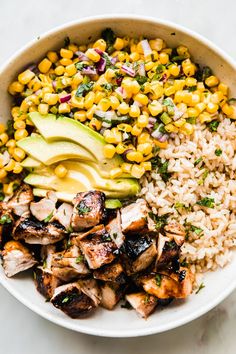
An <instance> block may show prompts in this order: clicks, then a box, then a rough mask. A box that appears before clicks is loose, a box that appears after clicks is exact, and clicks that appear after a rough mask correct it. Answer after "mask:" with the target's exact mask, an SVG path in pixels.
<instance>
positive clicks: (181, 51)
mask: <svg viewBox="0 0 236 354" xmlns="http://www.w3.org/2000/svg"><path fill="white" fill-rule="evenodd" d="M176 51H177V53H178V55H180V56H184V57H186V58H188V57H189V52H188V48H187V47H185V46H184V45H179V46H178V47H177V48H176Z"/></svg>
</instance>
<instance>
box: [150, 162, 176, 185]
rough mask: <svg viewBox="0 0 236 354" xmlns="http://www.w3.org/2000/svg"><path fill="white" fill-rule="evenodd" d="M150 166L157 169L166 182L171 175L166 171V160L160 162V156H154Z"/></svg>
mask: <svg viewBox="0 0 236 354" xmlns="http://www.w3.org/2000/svg"><path fill="white" fill-rule="evenodd" d="M151 162H152V167H153V168H155V169H157V172H158V173H159V174H160V176H161V178H162V179H163V181H164V182H167V181H168V180H169V178H170V177H171V173H170V172H168V164H169V163H168V161H164V162H162V160H161V158H160V157H158V156H157V157H154V158H153V159H152V160H151Z"/></svg>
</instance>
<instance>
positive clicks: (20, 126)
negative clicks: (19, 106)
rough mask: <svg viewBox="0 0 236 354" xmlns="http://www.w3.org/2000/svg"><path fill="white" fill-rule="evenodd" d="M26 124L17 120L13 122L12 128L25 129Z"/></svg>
mask: <svg viewBox="0 0 236 354" xmlns="http://www.w3.org/2000/svg"><path fill="white" fill-rule="evenodd" d="M25 127H26V124H25V122H24V121H23V120H17V121H16V122H14V124H13V128H14V129H16V130H17V129H25Z"/></svg>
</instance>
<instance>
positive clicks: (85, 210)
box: [76, 200, 91, 215]
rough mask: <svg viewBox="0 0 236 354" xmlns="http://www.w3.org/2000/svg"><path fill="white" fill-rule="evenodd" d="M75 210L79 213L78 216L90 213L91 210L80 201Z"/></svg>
mask: <svg viewBox="0 0 236 354" xmlns="http://www.w3.org/2000/svg"><path fill="white" fill-rule="evenodd" d="M76 208H77V210H78V212H79V214H80V215H84V214H87V213H89V212H90V210H91V208H90V207H88V206H87V205H86V204H85V203H84V201H83V200H82V201H81V202H80V203H79V204H78V205H77V207H76Z"/></svg>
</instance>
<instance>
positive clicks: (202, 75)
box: [197, 66, 212, 82]
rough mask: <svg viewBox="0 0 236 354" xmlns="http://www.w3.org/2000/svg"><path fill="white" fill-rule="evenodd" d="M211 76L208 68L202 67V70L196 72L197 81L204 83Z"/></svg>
mask: <svg viewBox="0 0 236 354" xmlns="http://www.w3.org/2000/svg"><path fill="white" fill-rule="evenodd" d="M211 75H212V70H211V68H209V66H204V67H203V68H201V69H199V70H198V72H197V80H198V81H203V82H204V81H205V80H206V79H207V78H208V77H209V76H211Z"/></svg>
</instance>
